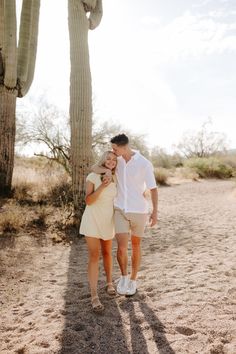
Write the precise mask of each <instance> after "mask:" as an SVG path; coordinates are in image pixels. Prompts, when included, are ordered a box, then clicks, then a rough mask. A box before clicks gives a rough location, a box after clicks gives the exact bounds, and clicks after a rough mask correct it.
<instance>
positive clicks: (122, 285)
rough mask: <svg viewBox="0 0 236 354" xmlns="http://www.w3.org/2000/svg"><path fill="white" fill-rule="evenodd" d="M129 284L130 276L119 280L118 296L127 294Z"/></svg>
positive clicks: (124, 276)
mask: <svg viewBox="0 0 236 354" xmlns="http://www.w3.org/2000/svg"><path fill="white" fill-rule="evenodd" d="M128 283H129V278H128V275H122V276H121V277H120V280H119V282H118V284H117V288H116V291H117V292H118V294H120V295H125V294H126V291H127V287H128Z"/></svg>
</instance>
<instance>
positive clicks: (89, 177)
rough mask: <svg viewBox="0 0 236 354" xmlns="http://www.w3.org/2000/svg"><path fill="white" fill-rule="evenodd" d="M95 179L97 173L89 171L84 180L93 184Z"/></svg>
mask: <svg viewBox="0 0 236 354" xmlns="http://www.w3.org/2000/svg"><path fill="white" fill-rule="evenodd" d="M96 180H97V174H96V173H93V172H92V173H90V174H89V175H88V176H87V177H86V182H87V181H89V182H91V183H93V184H95V183H96Z"/></svg>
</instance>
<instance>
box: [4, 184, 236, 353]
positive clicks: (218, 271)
mask: <svg viewBox="0 0 236 354" xmlns="http://www.w3.org/2000/svg"><path fill="white" fill-rule="evenodd" d="M235 187H236V185H235V182H232V181H201V182H191V183H184V184H181V185H175V186H172V187H164V188H160V192H159V196H160V203H159V209H160V215H159V219H160V220H159V225H158V227H157V228H156V229H152V230H150V229H149V230H147V232H146V237H145V238H144V240H143V259H142V266H141V270H140V273H139V291H138V293H137V294H136V295H135V296H133V297H131V298H127V297H125V296H118V295H117V296H115V297H109V296H108V295H107V294H106V293H105V291H104V286H105V278H104V274H103V271H102V267H101V272H100V280H99V288H100V296H101V300H102V302H103V303H104V305H105V306H106V310H105V313H104V315H95V314H93V313H92V312H91V307H90V297H89V289H88V284H87V273H86V268H87V250H86V247H85V241H84V239H83V238H79V239H77V240H76V241H74V242H73V243H71V244H62V243H60V244H52V243H51V241H50V240H49V239H48V238H47V237H46V236H45V235H44V234H41V235H37V237H36V236H35V237H33V236H27V235H20V236H18V237H13V238H10V237H8V238H1V240H0V246H1V253H0V255H1V264H0V270H1V280H0V306H1V307H0V308H1V324H0V353H1V354H6V353H19V354H23V353H29V354H36V353H37V354H39V353H41V354H49V353H59V354H87V353H91V354H92V353H96V354H100V353H103V354H104V353H105V354H110V353H111V354H112V353H124V354H125V353H137V354H146V353H160V354H169V353H170V354H174V353H180V354H185V353H199V354H205V353H210V354H223V353H228V354H229V353H230V354H235V353H236V244H235V237H236V193H235ZM115 250H116V243H115V242H114V279H117V278H118V276H119V271H118V267H117V265H116V261H115Z"/></svg>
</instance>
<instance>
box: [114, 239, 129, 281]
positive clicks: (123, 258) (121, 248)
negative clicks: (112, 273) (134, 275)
mask: <svg viewBox="0 0 236 354" xmlns="http://www.w3.org/2000/svg"><path fill="white" fill-rule="evenodd" d="M116 240H117V245H118V247H117V261H118V263H119V266H120V271H121V274H122V275H127V274H128V241H129V234H128V233H123V234H116Z"/></svg>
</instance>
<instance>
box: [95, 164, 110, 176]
mask: <svg viewBox="0 0 236 354" xmlns="http://www.w3.org/2000/svg"><path fill="white" fill-rule="evenodd" d="M91 171H92V172H94V173H99V174H100V173H105V175H106V176H111V175H112V171H111V170H109V168H106V167H102V166H98V165H97V164H96V163H95V164H94V165H93V166H92V167H91Z"/></svg>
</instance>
